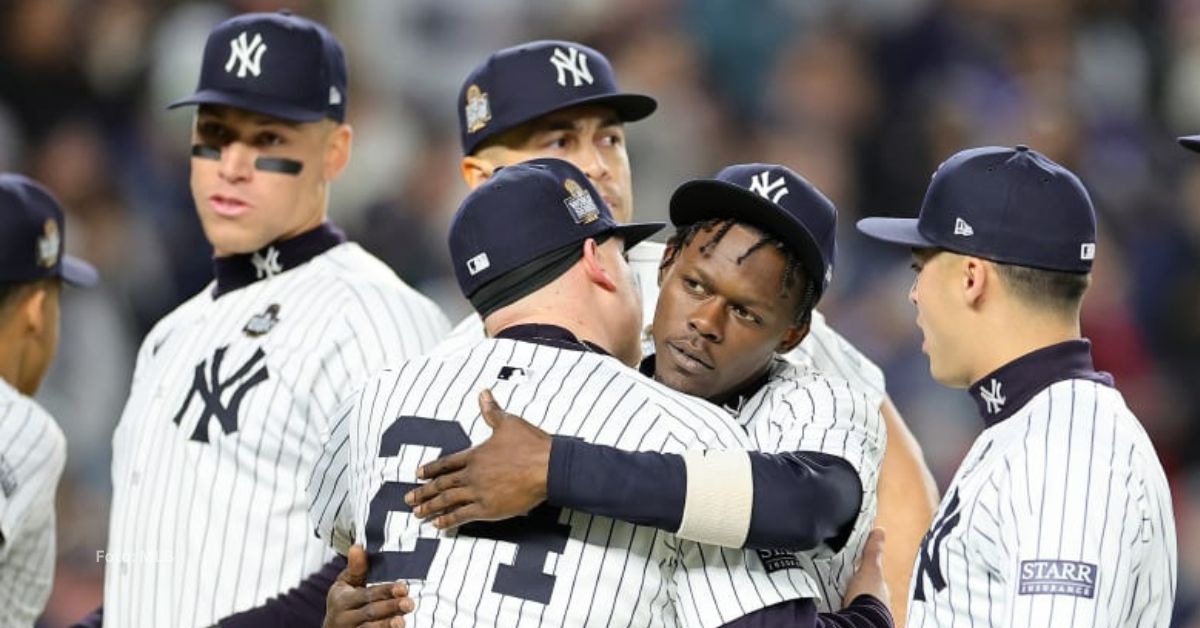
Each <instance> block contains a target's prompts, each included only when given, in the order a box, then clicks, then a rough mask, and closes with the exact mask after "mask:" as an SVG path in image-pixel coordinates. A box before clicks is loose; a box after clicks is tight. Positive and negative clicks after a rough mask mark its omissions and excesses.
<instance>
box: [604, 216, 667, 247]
mask: <svg viewBox="0 0 1200 628" xmlns="http://www.w3.org/2000/svg"><path fill="white" fill-rule="evenodd" d="M665 226H667V223H665V222H633V223H627V224H623V225H617V226H616V228H614V229H613V230H612V231H611V232H610V233H613V234H614V235H617V236H619V237H620V238H621V239H622V240H623V241H624V242H625V249H626V250H628V249H631V248H633V247H634V245H636V244H638V243H639V242H641V241H642V240H645V239H646V238H649V237H650V236H652V235H654V234H656V233H658V232H659V231H662V229H663V227H665Z"/></svg>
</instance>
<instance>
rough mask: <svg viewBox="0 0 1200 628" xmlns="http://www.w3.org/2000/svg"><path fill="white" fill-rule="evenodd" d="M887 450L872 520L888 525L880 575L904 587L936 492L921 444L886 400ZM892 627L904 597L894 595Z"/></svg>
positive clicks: (899, 622) (900, 621)
mask: <svg viewBox="0 0 1200 628" xmlns="http://www.w3.org/2000/svg"><path fill="white" fill-rule="evenodd" d="M882 411H883V416H884V421H885V422H886V424H887V431H888V441H887V443H888V444H887V451H886V452H885V453H884V457H883V468H882V472H881V473H880V475H879V513H878V515H877V517H876V519H875V525H878V526H880V527H882V528H884V529H886V530H887V536H888V541H887V549H886V550H885V555H886V557H887V559H886V560H885V561H884V575H885V579H886V580H887V583H888V586H889V587H890V588H891V590H892V591H907V590H908V585H909V582H910V580H911V579H912V570H913V561H914V559H915V557H916V555H917V549H918V547H920V545H921V539H922V537H923V536H924V535H925V531H926V530H928V529H929V524H930V523H931V522H932V521H933V514H934V512H935V511H936V510H937V504H938V492H937V485H936V484H935V483H934V481H933V475H932V474H931V473H930V472H929V468H928V466H927V465H926V464H925V459H924V456H923V455H922V453H921V446H920V444H918V443H917V440H916V438H914V437H913V434H912V432H911V431H909V429H908V426H907V425H905V423H904V419H902V418H901V417H900V414H899V413H898V412H897V411H896V409H895V406H893V405H892V403H891V401H889V400H885V401H884V402H883V407H882ZM893 603H894V605H895V611H896V616H897V617H898V619H897V620H896V625H897V626H903V625H904V613H905V611H906V609H907V600H906V599H904V597H903V596H900V597H898V598H896V599H895V600H893Z"/></svg>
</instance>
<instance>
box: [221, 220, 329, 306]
mask: <svg viewBox="0 0 1200 628" xmlns="http://www.w3.org/2000/svg"><path fill="white" fill-rule="evenodd" d="M345 241H346V234H344V233H342V231H341V229H338V228H337V227H335V226H333V225H332V224H330V223H323V224H322V225H321V226H319V227H317V228H316V229H313V230H312V231H306V232H304V233H302V234H300V235H298V236H296V237H294V238H292V239H290V240H283V241H282V242H275V243H272V244H269V245H267V246H265V247H263V248H261V249H259V250H257V251H255V252H253V253H241V254H238V255H228V256H225V257H215V258H213V274H215V275H216V277H217V285H216V286H215V287H214V288H213V298H214V299H215V298H218V297H220V296H221V295H224V294H227V293H230V292H233V291H234V290H237V289H239V288H244V287H246V286H248V285H250V284H252V283H254V282H256V281H259V280H261V279H270V278H271V277H274V276H275V275H278V274H279V273H282V272H286V271H289V270H291V269H293V268H295V267H297V266H300V265H302V264H304V263H305V262H308V261H309V260H311V259H312V258H314V257H316V256H318V255H320V254H322V253H324V252H325V251H328V250H329V249H332V248H333V247H335V246H337V245H339V244H341V243H343V242H345Z"/></svg>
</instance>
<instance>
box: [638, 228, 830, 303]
mask: <svg viewBox="0 0 1200 628" xmlns="http://www.w3.org/2000/svg"><path fill="white" fill-rule="evenodd" d="M734 225H741V226H743V227H745V228H747V229H750V230H752V231H754V232H755V233H758V234H760V237H759V240H758V242H755V243H754V244H752V245H750V248H748V249H746V252H745V253H742V254H741V255H740V256H739V257H738V258H737V263H738V264H741V263H742V262H743V261H745V260H746V258H748V257H750V255H751V254H753V253H754V252H755V251H757V250H759V249H761V248H763V247H772V248H774V249H775V250H777V251H779V252H780V253H782V254H783V257H784V260H785V262H786V263H785V265H784V268H783V278H782V279H781V280H780V282H779V284H780V285H779V296H782V297H785V298H786V297H787V296H788V295H789V294H791V286H792V283H793V281H795V280H797V279H800V280H802V281H803V286H802V290H803V292H802V293H801V295H800V303H799V305H798V307H797V309H796V318H795V322H796V324H797V325H801V326H802V325H807V324H808V322H809V321H810V320H812V311H813V307H814V306H816V304H817V284H816V282H814V281H813V280H812V278H811V277H809V276H808V273H806V272H804V266H803V264H801V262H800V257H799V256H798V255H796V252H795V251H793V250H792V249H791V247H789V246H788V245H786V244H784V243H783V242H782V241H781V240H779V239H778V238H776V237H775V236H772V235H770V234H768V233H766V232H764V231H763V230H762V229H760V228H758V227H756V226H754V225H751V224H748V223H744V222H739V221H737V220H734V219H733V218H710V219H708V220H702V221H700V222H694V223H692V224H690V225H684V226H682V227H677V228H676V229H675V233H673V234H671V237H669V238H667V253H666V255H664V256H663V259H662V262H661V263H660V264H659V265H658V268H659V270H663V269H665V268H667V267H668V266H670V265H671V264H674V263H675V257H676V256H677V255H679V252H680V251H682V250H684V249H686V248H687V247H688V245H690V244H691V243H692V240H694V239H696V234H698V233H700V232H701V231H708V230H710V229H714V228H715V229H716V230H717V232H716V233H715V234H713V237H712V238H710V239H709V241H708V242H705V243H704V244H702V245H700V252H701V253H703V254H705V255H707V254H708V253H710V252H711V251H712V250H713V249H714V248H716V246H717V244H719V243H720V242H721V239H722V238H724V237H725V234H727V233H729V230H730V229H732V228H733V227H734Z"/></svg>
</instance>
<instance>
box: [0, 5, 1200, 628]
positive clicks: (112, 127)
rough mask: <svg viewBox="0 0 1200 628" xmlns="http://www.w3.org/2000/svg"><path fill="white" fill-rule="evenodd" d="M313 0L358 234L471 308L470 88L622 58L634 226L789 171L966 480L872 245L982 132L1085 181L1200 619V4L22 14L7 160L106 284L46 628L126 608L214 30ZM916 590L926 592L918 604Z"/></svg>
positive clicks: (963, 417)
mask: <svg viewBox="0 0 1200 628" xmlns="http://www.w3.org/2000/svg"><path fill="white" fill-rule="evenodd" d="M280 6H288V7H290V8H292V9H293V10H295V11H296V12H298V13H302V14H304V15H308V16H310V17H314V18H317V19H320V20H323V21H325V22H326V23H327V24H329V25H330V27H331V28H332V29H333V31H334V32H335V33H336V34H337V35H338V36H339V38H340V39H341V41H342V43H343V44H344V45H345V46H346V49H347V52H348V54H349V60H350V68H351V88H352V89H351V94H350V101H349V102H350V112H351V113H350V118H351V120H350V121H351V123H352V124H353V125H354V127H355V131H356V136H355V146H354V156H353V160H352V162H351V167H350V168H349V170H348V172H347V174H346V176H344V177H343V179H342V180H341V181H340V182H339V183H338V184H337V185H335V187H334V192H333V201H332V210H331V211H332V215H333V219H334V220H335V221H336V222H337V223H339V224H340V225H341V226H342V227H343V228H344V229H345V230H346V231H347V232H348V233H349V234H350V235H351V237H353V238H354V239H357V240H358V241H359V242H361V243H362V244H364V245H365V246H366V247H367V248H368V249H370V250H371V251H373V252H374V253H375V254H376V255H378V256H379V257H381V258H382V259H384V260H385V261H387V262H388V263H390V264H391V265H392V266H393V267H394V268H395V270H396V271H397V272H398V273H399V274H400V276H401V277H403V278H404V279H405V280H407V281H408V282H409V283H411V284H413V285H415V286H416V287H418V288H419V289H421V290H423V291H424V292H425V293H426V294H429V295H430V296H432V297H433V298H435V299H436V300H437V301H438V302H439V303H440V304H442V305H443V307H444V308H445V309H446V311H447V313H448V314H449V315H450V316H451V318H452V319H457V318H458V317H459V316H461V315H462V314H464V313H465V312H466V310H467V306H466V303H465V302H464V301H463V300H462V299H461V297H460V296H459V294H458V292H457V289H456V288H455V286H454V283H453V276H452V273H451V271H450V268H449V266H448V263H449V262H448V255H447V253H446V250H445V244H444V243H445V233H446V228H447V224H448V221H449V218H450V216H451V215H452V213H453V211H454V209H455V207H456V205H457V203H458V201H459V200H461V198H462V197H463V196H464V195H465V193H466V187H465V185H464V184H463V182H462V180H461V178H460V176H459V170H458V159H459V157H460V155H459V148H458V144H457V130H456V126H455V125H456V122H455V111H456V107H457V106H459V105H460V103H456V97H457V90H458V87H459V83H460V81H461V80H462V78H463V77H464V76H465V75H466V73H467V72H468V70H469V69H470V68H471V67H472V66H473V65H475V64H476V63H478V62H479V61H481V60H482V59H483V58H484V56H485V55H486V54H487V53H489V52H490V51H492V50H494V49H497V48H501V47H505V46H509V45H513V44H516V43H519V42H521V41H525V40H530V39H540V38H566V39H574V40H578V41H581V42H584V43H587V44H590V45H592V46H594V47H596V48H598V49H600V50H601V51H603V52H605V53H606V54H607V55H608V56H609V57H610V58H611V59H612V60H613V63H614V65H615V66H616V68H617V75H618V78H619V80H620V81H621V82H622V84H623V87H625V88H626V89H628V90H638V91H643V92H645V93H648V94H651V95H653V96H654V97H656V98H657V99H658V100H659V104H660V108H659V112H658V113H657V114H655V115H654V116H652V117H650V118H649V119H647V120H645V121H642V122H638V123H634V124H632V125H630V126H629V127H628V138H629V151H630V158H631V161H632V163H633V171H634V188H635V207H636V214H637V216H639V217H640V218H643V219H665V218H666V203H667V199H668V198H669V196H670V193H671V191H672V190H673V189H674V187H675V186H676V185H677V184H678V183H680V182H681V181H683V180H684V179H686V178H689V177H696V176H707V175H710V174H712V173H714V172H715V171H716V170H717V169H718V168H720V167H721V166H722V165H725V164H728V163H732V162H740V161H769V162H779V163H784V164H787V165H789V166H791V167H792V168H794V169H796V170H798V171H799V172H801V173H802V174H804V175H805V176H806V177H808V178H809V179H810V180H812V181H813V182H814V183H815V184H816V185H817V186H818V187H820V188H821V189H822V190H824V191H825V192H826V193H828V194H829V195H830V196H831V197H832V198H833V199H834V201H835V202H836V204H837V205H838V207H839V208H840V211H841V218H842V224H841V225H840V232H839V246H840V250H839V252H838V272H837V276H836V280H835V281H834V285H833V290H832V292H831V293H830V294H829V296H827V297H826V298H825V300H824V301H823V304H822V310H823V311H824V312H825V313H826V315H827V316H828V317H829V319H830V320H831V321H832V323H833V326H834V327H835V328H836V329H838V330H840V331H841V332H842V333H843V334H844V335H846V336H847V337H849V338H850V339H851V340H853V341H854V342H855V343H856V344H857V345H858V346H859V347H860V348H861V349H862V350H863V351H864V352H865V353H866V354H867V355H868V356H870V357H871V358H873V359H874V360H875V361H876V362H877V363H879V364H880V365H881V366H882V367H883V368H884V370H885V371H886V373H887V376H888V384H889V386H888V387H889V390H890V392H891V394H892V396H893V397H894V399H895V401H896V404H897V406H899V408H900V410H901V412H902V413H903V414H904V416H905V417H906V418H907V419H908V421H909V423H910V425H911V426H912V428H913V429H914V431H915V432H916V434H917V436H918V438H919V439H920V441H921V443H922V444H923V446H924V448H925V454H926V456H927V458H928V461H929V463H930V465H931V467H932V469H933V471H934V473H935V475H936V477H937V479H938V481H939V484H940V485H941V487H942V488H943V489H944V488H945V486H946V484H947V482H948V481H949V479H950V477H951V475H952V473H953V471H954V469H955V468H956V466H957V465H958V463H959V461H960V460H961V457H962V456H963V454H964V453H965V452H966V450H967V448H968V447H969V445H970V443H971V441H972V439H973V438H974V437H975V436H976V434H977V433H978V432H979V431H980V430H981V429H982V423H981V421H980V420H979V418H978V416H977V414H976V411H975V410H974V406H973V404H972V403H971V402H970V401H969V400H968V399H967V397H966V396H965V395H964V394H963V393H962V392H960V391H949V390H944V389H942V388H940V387H939V386H938V385H936V384H935V383H934V382H933V381H932V380H931V379H930V377H929V375H928V369H927V361H926V359H925V357H924V356H923V355H922V354H921V351H920V338H919V334H918V333H917V330H916V327H915V325H914V318H915V313H914V310H913V308H912V306H911V305H910V304H909V303H908V301H907V299H906V294H907V289H908V286H909V284H910V283H911V280H912V273H911V271H910V270H909V268H908V260H907V255H905V254H904V253H903V252H899V251H895V250H892V249H890V248H888V247H884V246H877V245H875V244H872V243H870V242H868V241H866V240H865V239H863V238H861V237H860V236H859V235H858V234H857V233H856V232H855V231H854V229H853V224H854V222H855V221H856V220H857V219H858V218H860V217H863V216H866V215H881V214H883V215H909V216H911V215H915V212H916V209H917V208H918V207H919V204H920V200H921V196H922V193H923V191H924V189H925V186H926V184H927V183H928V180H929V176H930V174H931V173H932V172H933V170H934V168H935V167H936V166H937V164H938V163H939V162H940V161H941V160H942V159H944V158H945V157H947V156H948V155H950V154H951V153H953V152H955V151H957V150H959V149H960V148H964V147H967V146H973V145H982V144H1002V145H1003V144H1006V145H1012V144H1016V143H1025V144H1028V145H1030V146H1032V147H1034V148H1036V149H1038V150H1040V151H1042V152H1044V153H1045V154H1047V155H1048V156H1050V157H1051V158H1053V159H1055V160H1057V161H1059V162H1061V163H1063V164H1065V165H1067V166H1068V167H1070V168H1072V169H1073V170H1075V171H1076V172H1077V173H1078V174H1079V175H1080V176H1081V177H1082V179H1083V180H1084V182H1085V184H1086V185H1087V186H1088V188H1089V190H1090V191H1091V193H1092V196H1093V199H1094V200H1095V202H1096V205H1097V210H1098V211H1099V214H1100V222H1101V234H1100V244H1099V248H1098V255H1097V264H1096V270H1095V280H1094V283H1093V286H1092V289H1091V291H1090V293H1089V296H1088V298H1087V300H1086V302H1085V311H1084V317H1083V323H1084V332H1085V334H1086V335H1087V336H1088V337H1090V338H1091V339H1092V340H1093V341H1094V351H1095V356H1096V361H1097V363H1098V365H1099V366H1100V368H1101V369H1103V370H1107V371H1110V372H1111V373H1113V375H1114V376H1115V378H1116V381H1117V384H1118V386H1119V387H1120V389H1121V390H1122V391H1123V392H1124V393H1125V395H1126V398H1127V399H1128V401H1129V404H1130V406H1131V407H1132V408H1133V410H1134V411H1135V412H1136V414H1137V415H1138V416H1139V417H1140V418H1141V420H1142V421H1143V423H1144V424H1145V426H1146V428H1147V430H1149V432H1150V434H1151V436H1152V438H1153V440H1154V443H1155V445H1156V447H1157V448H1158V452H1159V455H1160V457H1161V458H1162V460H1163V463H1164V465H1165V467H1166V469H1167V472H1168V474H1169V476H1170V478H1171V484H1172V490H1173V494H1174V499H1175V509H1176V514H1177V518H1178V534H1179V541H1180V574H1179V575H1180V587H1179V596H1178V602H1177V612H1176V619H1175V622H1174V623H1173V624H1172V625H1173V626H1180V627H1196V626H1200V608H1198V606H1200V454H1197V450H1196V449H1194V448H1196V447H1197V446H1198V445H1200V409H1198V408H1200V155H1196V154H1191V153H1188V152H1186V151H1184V150H1183V149H1181V148H1180V147H1179V146H1178V145H1177V144H1176V143H1175V140H1174V138H1175V136H1177V135H1180V134H1184V133H1189V132H1197V133H1200V0H942V1H935V0H337V1H333V0H329V1H326V2H318V1H303V0H294V1H289V2H280V1H270V2H267V1H249V0H247V1H227V2H214V1H208V2H168V1H162V0H159V1H154V2H152V1H150V0H0V169H2V170H15V171H20V172H23V173H26V174H28V175H31V176H33V177H35V178H37V179H39V180H41V181H43V182H44V183H46V184H47V185H48V186H49V187H50V188H51V189H53V190H54V192H55V193H56V194H57V195H58V197H59V198H60V200H61V201H63V203H64V204H65V205H66V207H67V208H68V209H69V212H70V213H69V217H68V237H67V244H68V247H69V248H70V249H71V250H72V251H73V252H74V253H76V254H79V255H82V256H84V257H86V258H87V259H89V260H91V261H92V262H93V263H95V264H96V265H97V267H98V268H99V269H100V271H101V273H102V275H103V278H104V283H103V286H102V287H101V288H99V289H96V290H90V291H68V292H67V293H66V294H65V298H64V306H63V330H62V347H61V352H60V355H59V358H58V361H57V363H56V364H55V366H54V368H53V370H52V372H51V374H50V377H49V379H48V381H47V383H46V385H45V386H44V388H43V390H42V393H41V395H40V397H41V400H42V401H43V402H44V404H45V405H46V407H47V408H49V410H50V411H51V413H52V414H53V415H54V416H55V417H57V419H58V420H59V421H60V423H61V424H62V426H63V429H64V431H65V432H66V435H67V439H68V442H69V448H70V449H69V460H68V464H67V471H66V473H65V475H64V477H63V481H62V485H61V487H60V489H59V513H60V518H59V528H60V536H59V551H60V560H59V564H58V575H57V579H56V586H55V592H54V596H53V598H52V600H51V603H50V608H49V610H48V612H47V617H46V623H47V625H48V626H58V625H63V624H64V623H67V622H69V621H71V620H74V619H77V618H78V617H80V616H82V615H83V614H85V613H86V612H87V611H89V610H90V609H92V608H94V607H95V606H96V604H97V603H98V602H99V600H100V591H101V585H102V577H103V576H102V574H103V564H102V563H98V562H97V554H96V552H97V550H100V549H103V548H104V547H105V539H106V529H107V522H108V502H109V495H110V493H111V486H110V481H109V459H110V435H111V432H112V429H113V426H114V424H115V422H116V420H117V417H118V416H119V414H120V411H121V408H122V404H123V401H124V397H125V394H126V392H127V390H128V385H129V379H130V375H131V371H132V367H133V360H134V355H135V351H136V349H137V346H138V343H139V342H140V339H141V338H142V336H143V335H144V334H145V333H146V332H147V331H148V330H149V328H150V326H151V325H152V324H153V323H154V321H155V320H157V319H158V318H159V317H160V316H162V315H163V314H165V313H166V312H168V311H169V310H170V309H171V308H173V307H174V306H175V305H176V304H178V303H179V302H181V301H182V300H183V299H185V298H186V297H188V296H190V295H191V294H194V293H195V292H196V291H198V290H200V289H201V288H202V287H203V286H204V285H205V284H206V283H207V282H208V281H209V280H210V279H211V266H210V254H211V252H210V249H209V247H208V245H207V244H206V242H205V240H204V238H203V235H202V233H201V231H200V227H199V224H198V222H197V220H196V218H195V215H194V210H193V206H192V202H191V197H190V193H189V190H188V159H189V157H188V154H189V153H188V145H189V140H188V132H189V126H190V123H191V113H190V111H188V110H184V111H171V112H168V111H166V110H165V109H164V107H165V105H166V104H167V103H168V102H169V101H171V100H173V99H175V98H178V97H180V96H183V95H186V94H188V93H190V91H191V90H192V89H193V87H194V82H195V79H196V76H197V73H198V67H199V61H200V51H201V50H202V47H203V42H204V39H205V36H206V35H207V33H208V31H209V29H210V28H211V27H212V26H213V25H214V24H216V23H217V22H218V21H220V20H222V19H224V18H225V17H228V16H229V15H231V14H233V13H237V12H242V11H250V10H274V9H277V8H279V7H280ZM894 594H900V595H903V594H904V592H902V591H901V592H894Z"/></svg>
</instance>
